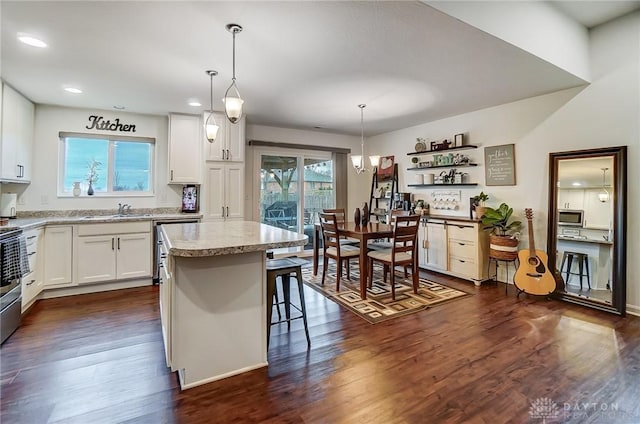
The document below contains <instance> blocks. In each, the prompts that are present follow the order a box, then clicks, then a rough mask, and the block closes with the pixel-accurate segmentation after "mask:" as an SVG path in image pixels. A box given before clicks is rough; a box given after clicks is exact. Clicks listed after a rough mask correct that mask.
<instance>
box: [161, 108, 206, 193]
mask: <svg viewBox="0 0 640 424" xmlns="http://www.w3.org/2000/svg"><path fill="white" fill-rule="evenodd" d="M202 133H203V131H202V126H201V125H200V117H199V116H197V115H182V114H177V113H172V114H169V184H200V181H201V179H202V165H201V164H202V159H201V158H202V156H201V153H200V151H201V146H202V144H201V140H202V137H203V135H202Z"/></svg>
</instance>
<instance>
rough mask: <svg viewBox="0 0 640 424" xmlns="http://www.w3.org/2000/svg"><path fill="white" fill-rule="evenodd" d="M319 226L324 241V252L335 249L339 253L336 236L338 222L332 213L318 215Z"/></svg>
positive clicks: (338, 241) (338, 242) (337, 236)
mask: <svg viewBox="0 0 640 424" xmlns="http://www.w3.org/2000/svg"><path fill="white" fill-rule="evenodd" d="M318 215H319V216H320V226H322V237H323V239H324V250H327V249H328V248H329V247H335V248H336V250H337V251H338V252H340V240H339V239H340V236H339V235H338V220H337V217H336V214H334V213H319V214H318Z"/></svg>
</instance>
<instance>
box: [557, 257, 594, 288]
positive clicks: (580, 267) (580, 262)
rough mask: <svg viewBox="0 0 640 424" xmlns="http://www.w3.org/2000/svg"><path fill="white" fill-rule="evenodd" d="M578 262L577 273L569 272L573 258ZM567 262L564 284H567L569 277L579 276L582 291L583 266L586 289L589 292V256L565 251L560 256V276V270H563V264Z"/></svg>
mask: <svg viewBox="0 0 640 424" xmlns="http://www.w3.org/2000/svg"><path fill="white" fill-rule="evenodd" d="M574 257H575V258H576V259H577V260H578V272H571V264H572V262H573V258H574ZM565 261H567V270H566V271H565V274H566V276H567V278H566V282H567V284H568V283H569V275H579V276H580V290H582V276H583V275H584V274H583V266H584V268H586V271H587V273H586V275H587V287H589V290H591V282H590V281H589V255H588V254H586V253H579V252H568V251H565V252H564V254H563V255H562V264H561V265H560V274H562V268H564V263H565Z"/></svg>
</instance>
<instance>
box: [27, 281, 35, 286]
mask: <svg viewBox="0 0 640 424" xmlns="http://www.w3.org/2000/svg"><path fill="white" fill-rule="evenodd" d="M35 282H36V280H31V281H29V282H28V283H27V286H30V285H31V284H33V283H35Z"/></svg>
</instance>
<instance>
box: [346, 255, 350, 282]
mask: <svg viewBox="0 0 640 424" xmlns="http://www.w3.org/2000/svg"><path fill="white" fill-rule="evenodd" d="M347 280H349V281H351V267H350V266H349V259H347Z"/></svg>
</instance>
